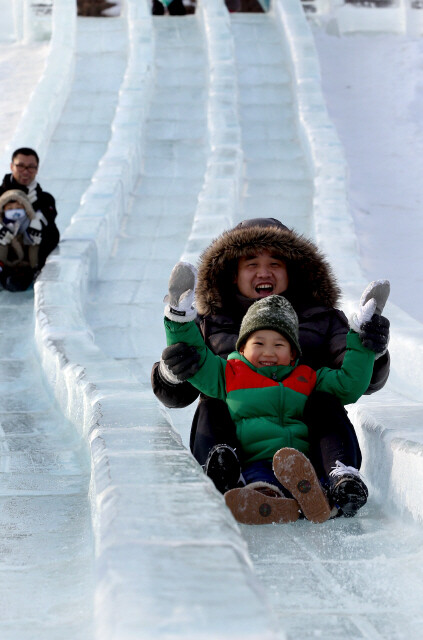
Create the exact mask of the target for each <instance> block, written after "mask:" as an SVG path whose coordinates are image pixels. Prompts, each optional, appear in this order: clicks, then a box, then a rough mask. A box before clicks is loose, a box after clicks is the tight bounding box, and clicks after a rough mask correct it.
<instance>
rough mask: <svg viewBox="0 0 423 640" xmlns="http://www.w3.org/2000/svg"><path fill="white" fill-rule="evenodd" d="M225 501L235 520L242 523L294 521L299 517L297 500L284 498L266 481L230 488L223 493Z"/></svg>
mask: <svg viewBox="0 0 423 640" xmlns="http://www.w3.org/2000/svg"><path fill="white" fill-rule="evenodd" d="M225 502H226V504H227V506H228V507H229V509H230V510H231V511H232V515H233V516H234V518H235V520H237V522H240V523H242V524H272V523H286V522H295V521H296V520H298V517H299V506H298V504H297V502H296V501H295V500H292V499H290V498H285V497H284V496H283V495H282V492H281V491H280V489H279V488H278V487H275V486H273V485H271V484H268V483H267V482H253V483H251V484H248V485H247V486H246V487H242V488H241V489H231V490H230V491H227V492H226V493H225Z"/></svg>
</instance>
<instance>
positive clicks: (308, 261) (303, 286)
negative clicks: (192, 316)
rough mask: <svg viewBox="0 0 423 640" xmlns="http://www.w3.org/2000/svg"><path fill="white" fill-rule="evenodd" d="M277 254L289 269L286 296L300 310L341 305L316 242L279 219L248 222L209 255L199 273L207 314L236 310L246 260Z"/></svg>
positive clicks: (201, 304) (201, 305) (199, 299)
mask: <svg viewBox="0 0 423 640" xmlns="http://www.w3.org/2000/svg"><path fill="white" fill-rule="evenodd" d="M252 250H254V251H258V252H260V251H265V250H266V251H271V252H272V254H274V255H277V256H278V257H280V258H282V259H283V260H284V261H285V263H286V266H287V271H288V278H289V287H288V290H287V292H286V293H284V296H286V297H287V298H288V299H289V300H290V302H291V303H292V304H293V306H294V308H295V309H296V310H297V311H298V310H300V309H302V308H308V307H316V306H325V307H334V306H336V304H337V302H338V299H339V296H340V289H339V287H338V285H337V283H336V280H335V276H334V275H333V273H332V269H331V267H330V265H329V264H328V262H327V260H326V258H325V257H324V256H323V254H322V253H321V252H320V251H319V250H318V248H317V247H316V245H315V244H314V243H313V242H311V240H309V239H307V238H305V237H304V236H302V235H299V234H297V233H296V232H295V231H292V230H290V229H288V228H287V227H285V226H284V225H283V224H282V223H280V222H279V221H278V220H275V219H274V218H267V219H256V220H251V221H250V220H247V221H245V222H243V223H241V224H239V225H238V226H236V227H235V228H234V229H231V230H229V231H225V232H224V233H223V234H222V235H221V236H219V237H218V238H216V239H215V240H214V241H213V242H212V243H211V245H210V246H209V247H208V248H207V249H206V250H205V251H204V252H203V254H202V255H201V258H200V262H199V268H198V284H197V289H196V305H197V309H198V312H199V313H200V314H202V315H214V314H216V313H221V312H222V311H227V310H229V309H231V308H233V305H234V300H235V296H236V294H237V293H238V290H237V288H236V285H235V284H234V278H235V275H236V272H237V265H238V261H239V259H240V258H242V257H245V256H247V255H250V254H251V251H252Z"/></svg>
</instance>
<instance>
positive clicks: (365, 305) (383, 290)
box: [350, 280, 391, 333]
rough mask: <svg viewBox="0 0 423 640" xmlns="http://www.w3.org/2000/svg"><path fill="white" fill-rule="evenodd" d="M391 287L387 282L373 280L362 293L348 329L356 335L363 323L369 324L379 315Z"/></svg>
mask: <svg viewBox="0 0 423 640" xmlns="http://www.w3.org/2000/svg"><path fill="white" fill-rule="evenodd" d="M390 290H391V285H390V283H389V280H374V281H373V282H371V283H370V284H369V285H368V286H367V287H366V288H365V289H364V291H363V293H362V295H361V298H360V303H359V306H358V311H357V312H356V313H353V315H352V316H351V318H350V327H351V329H353V331H356V332H357V333H359V332H360V329H361V327H362V326H363V324H364V323H365V322H369V321H370V320H371V319H372V316H373V315H374V314H375V313H376V314H377V315H379V316H380V315H381V314H382V311H383V309H384V307H385V304H386V301H387V299H388V297H389V292H390Z"/></svg>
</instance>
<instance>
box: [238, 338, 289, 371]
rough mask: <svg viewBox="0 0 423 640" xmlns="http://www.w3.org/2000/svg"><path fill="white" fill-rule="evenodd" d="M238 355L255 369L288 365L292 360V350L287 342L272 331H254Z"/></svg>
mask: <svg viewBox="0 0 423 640" xmlns="http://www.w3.org/2000/svg"><path fill="white" fill-rule="evenodd" d="M240 353H242V355H243V356H244V358H246V359H247V360H248V361H249V362H251V364H252V365H254V366H255V367H257V368H258V367H271V366H274V365H289V364H291V362H292V361H293V360H294V350H293V349H292V347H291V344H290V342H289V340H287V339H286V338H285V336H283V335H281V334H280V333H278V332H277V331H273V330H272V329H260V330H259V331H254V333H252V334H251V335H250V336H249V337H248V339H247V342H246V343H245V345H244V346H243V347H242V349H241V350H240Z"/></svg>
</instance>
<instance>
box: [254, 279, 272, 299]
mask: <svg viewBox="0 0 423 640" xmlns="http://www.w3.org/2000/svg"><path fill="white" fill-rule="evenodd" d="M255 291H256V293H257V294H258V295H259V296H260V295H261V296H263V295H265V296H267V295H269V294H270V293H272V292H273V284H270V282H266V283H264V284H258V285H257V286H256V287H255Z"/></svg>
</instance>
